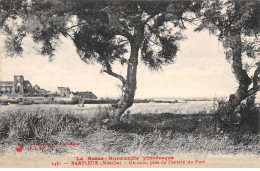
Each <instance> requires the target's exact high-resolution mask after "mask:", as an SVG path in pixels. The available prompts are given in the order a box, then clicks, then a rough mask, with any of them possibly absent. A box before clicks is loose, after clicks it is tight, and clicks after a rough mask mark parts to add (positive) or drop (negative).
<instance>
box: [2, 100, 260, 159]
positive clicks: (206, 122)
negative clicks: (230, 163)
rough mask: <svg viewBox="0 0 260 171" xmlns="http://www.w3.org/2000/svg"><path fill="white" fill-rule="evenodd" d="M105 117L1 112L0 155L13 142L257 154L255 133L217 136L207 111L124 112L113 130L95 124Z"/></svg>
mask: <svg viewBox="0 0 260 171" xmlns="http://www.w3.org/2000/svg"><path fill="white" fill-rule="evenodd" d="M132 110H133V109H132ZM105 113H106V109H105V108H103V107H93V108H87V109H86V108H69V107H53V106H35V105H31V106H18V105H17V106H13V107H11V108H9V109H8V110H1V114H0V144H1V152H2V153H4V152H5V151H8V150H15V147H16V145H17V144H23V145H24V147H25V148H29V147H30V145H29V144H32V143H35V144H40V143H45V144H47V143H79V146H55V145H50V146H43V147H42V148H41V151H42V152H43V153H56V154H60V153H68V152H70V151H75V150H78V151H80V152H84V153H92V154H120V155H127V154H144V155H171V154H189V153H192V154H194V153H195V154H200V155H203V154H205V155H208V154H213V155H215V154H252V155H259V153H260V145H259V142H260V135H259V134H252V133H246V131H245V132H244V133H243V134H237V133H238V128H237V130H234V131H233V132H234V133H224V132H220V133H218V134H216V132H215V126H214V118H213V115H212V114H207V113H205V112H202V113H201V112H198V113H195V114H187V113H186V114H172V113H162V114H154V113H145V114H143V113H135V114H129V113H128V114H126V115H124V116H123V117H122V124H121V125H117V126H115V127H114V128H113V129H104V128H103V127H101V125H100V124H99V123H100V122H99V120H100V118H101V116H102V115H103V114H105ZM179 113H180V112H179ZM235 129H236V128H235ZM240 130H241V128H239V131H240Z"/></svg>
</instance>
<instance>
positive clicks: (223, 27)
mask: <svg viewBox="0 0 260 171" xmlns="http://www.w3.org/2000/svg"><path fill="white" fill-rule="evenodd" d="M202 6H203V8H202V9H203V10H202V11H200V12H199V13H197V16H196V19H197V20H198V18H199V19H200V24H199V26H198V27H197V28H196V31H200V30H202V29H205V28H206V29H209V30H210V32H211V33H213V34H215V35H217V36H218V39H219V40H220V41H221V42H222V43H223V47H224V48H225V49H226V59H227V60H228V61H229V62H230V63H231V65H232V70H233V73H234V75H235V78H236V80H237V82H238V84H239V86H238V88H237V90H236V92H235V93H234V94H231V95H230V97H229V100H228V102H227V103H226V105H225V107H224V110H223V111H224V112H225V113H222V115H223V116H222V119H223V120H224V121H226V122H229V123H232V120H233V118H234V117H235V115H234V111H236V108H237V107H238V106H239V105H240V104H241V102H242V101H243V100H245V99H246V100H247V102H248V105H249V103H251V105H253V104H254V99H255V95H256V93H257V92H258V91H259V89H260V83H259V80H260V78H259V76H260V58H259V51H260V44H259V38H260V33H259V31H260V3H259V1H232V0H229V1H205V2H204V3H203V5H202ZM196 19H193V20H196ZM252 70H254V71H253V74H252V76H250V72H252ZM252 102H253V103H252Z"/></svg>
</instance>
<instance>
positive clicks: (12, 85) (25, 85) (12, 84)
mask: <svg viewBox="0 0 260 171" xmlns="http://www.w3.org/2000/svg"><path fill="white" fill-rule="evenodd" d="M31 90H32V85H31V83H30V81H28V80H24V77H23V75H15V76H14V81H0V92H1V94H28V93H30V92H31Z"/></svg>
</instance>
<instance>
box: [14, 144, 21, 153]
mask: <svg viewBox="0 0 260 171" xmlns="http://www.w3.org/2000/svg"><path fill="white" fill-rule="evenodd" d="M15 149H16V151H17V152H22V151H23V144H17V146H16V147H15Z"/></svg>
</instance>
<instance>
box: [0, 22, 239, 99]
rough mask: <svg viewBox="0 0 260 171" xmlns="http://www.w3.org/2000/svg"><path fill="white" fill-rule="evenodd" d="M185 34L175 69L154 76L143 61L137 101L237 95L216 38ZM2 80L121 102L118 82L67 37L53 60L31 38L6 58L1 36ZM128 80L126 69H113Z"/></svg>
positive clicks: (232, 77)
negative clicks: (20, 51) (67, 89)
mask: <svg viewBox="0 0 260 171" xmlns="http://www.w3.org/2000/svg"><path fill="white" fill-rule="evenodd" d="M186 27H187V29H186V30H185V31H184V32H183V33H184V34H185V35H186V37H187V38H186V40H183V41H181V42H180V51H179V52H178V54H177V56H176V59H175V61H174V63H173V64H170V65H167V66H165V67H163V70H160V71H151V70H150V69H149V68H147V67H146V66H145V65H144V64H143V63H141V62H139V66H138V71H137V91H136V98H149V97H184V98H190V97H210V98H211V97H225V96H229V94H231V93H234V92H235V90H236V88H237V86H238V84H237V82H236V80H235V77H234V75H233V73H232V71H231V65H230V64H229V63H228V62H227V61H226V60H225V54H224V50H223V48H222V45H221V43H220V42H219V41H218V40H217V37H216V36H214V35H210V34H209V32H208V31H202V32H193V27H192V26H191V25H187V26H186ZM0 38H1V41H0V80H1V81H12V80H13V76H14V75H23V76H24V78H25V80H29V81H30V82H31V84H32V85H33V86H34V85H35V84H37V85H39V86H40V87H41V88H44V89H46V90H49V91H57V87H59V86H66V87H70V89H71V91H92V92H93V93H94V94H96V95H97V96H98V97H118V96H119V95H120V94H121V92H120V88H119V85H120V81H119V80H117V79H116V78H114V77H111V76H108V75H106V74H105V73H102V74H101V73H100V69H101V66H100V65H99V64H86V63H84V62H83V61H81V59H80V57H79V56H78V55H77V53H76V48H75V46H74V45H73V42H72V41H71V40H69V39H66V38H64V37H62V38H61V43H60V45H59V47H58V48H57V50H56V52H55V56H54V60H53V61H52V62H49V60H48V57H47V56H41V55H39V54H37V53H36V51H35V47H36V45H35V44H34V43H33V41H32V40H31V39H30V38H29V37H27V38H26V39H25V41H24V44H23V47H24V52H23V55H22V57H15V58H11V57H6V56H5V55H4V48H3V36H2V37H0ZM113 69H115V71H117V72H118V73H121V74H123V75H124V73H125V70H126V67H125V68H122V67H120V65H115V66H113Z"/></svg>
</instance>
